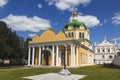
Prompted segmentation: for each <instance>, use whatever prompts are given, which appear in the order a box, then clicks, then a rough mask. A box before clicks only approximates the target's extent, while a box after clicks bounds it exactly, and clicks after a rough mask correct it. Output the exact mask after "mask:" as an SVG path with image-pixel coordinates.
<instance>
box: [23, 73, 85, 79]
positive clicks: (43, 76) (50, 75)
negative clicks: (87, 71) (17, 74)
mask: <svg viewBox="0 0 120 80" xmlns="http://www.w3.org/2000/svg"><path fill="white" fill-rule="evenodd" d="M85 76H86V75H75V74H72V75H67V76H66V75H59V74H58V73H48V74H41V75H35V76H28V77H24V78H27V79H32V80H79V79H81V78H84V77H85Z"/></svg>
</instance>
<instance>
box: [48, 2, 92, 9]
mask: <svg viewBox="0 0 120 80" xmlns="http://www.w3.org/2000/svg"><path fill="white" fill-rule="evenodd" d="M91 1H92V0H46V2H47V3H48V5H55V6H56V7H57V8H58V9H59V10H72V8H73V7H77V6H78V5H83V6H86V5H88V4H89V3H90V2H91Z"/></svg>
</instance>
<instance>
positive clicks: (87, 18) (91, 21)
mask: <svg viewBox="0 0 120 80" xmlns="http://www.w3.org/2000/svg"><path fill="white" fill-rule="evenodd" d="M71 20H72V16H71V17H70V21H71ZM77 20H78V21H79V22H84V23H85V25H86V26H87V27H89V28H91V27H94V26H96V25H98V24H99V23H100V21H99V20H98V18H97V17H95V16H92V15H78V17H77Z"/></svg>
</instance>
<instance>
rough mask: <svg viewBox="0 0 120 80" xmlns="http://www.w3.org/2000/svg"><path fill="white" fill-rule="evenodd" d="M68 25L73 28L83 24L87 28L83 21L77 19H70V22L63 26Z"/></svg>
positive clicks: (66, 26)
mask: <svg viewBox="0 0 120 80" xmlns="http://www.w3.org/2000/svg"><path fill="white" fill-rule="evenodd" d="M69 26H72V27H73V28H74V29H76V28H80V26H84V28H85V29H87V27H86V25H85V24H84V22H79V21H78V20H72V22H68V23H67V24H66V25H65V26H64V28H65V29H68V27H69Z"/></svg>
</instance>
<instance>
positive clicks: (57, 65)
mask: <svg viewBox="0 0 120 80" xmlns="http://www.w3.org/2000/svg"><path fill="white" fill-rule="evenodd" d="M56 66H58V45H56Z"/></svg>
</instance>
